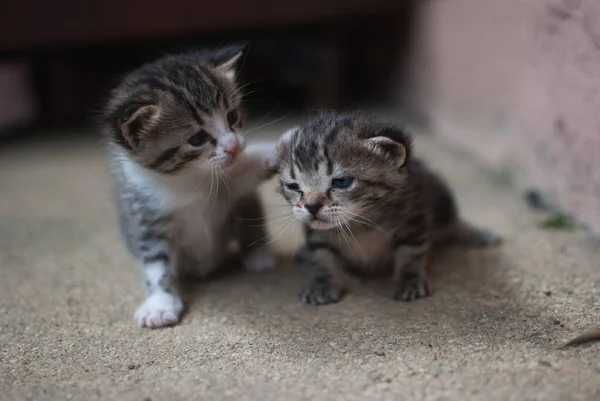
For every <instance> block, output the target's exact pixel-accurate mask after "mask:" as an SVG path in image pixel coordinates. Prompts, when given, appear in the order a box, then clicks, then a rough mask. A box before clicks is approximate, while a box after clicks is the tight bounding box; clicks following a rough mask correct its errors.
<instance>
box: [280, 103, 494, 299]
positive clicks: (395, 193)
mask: <svg viewBox="0 0 600 401" xmlns="http://www.w3.org/2000/svg"><path fill="white" fill-rule="evenodd" d="M279 159H280V160H279V164H280V192H281V193H282V195H283V196H284V197H285V199H286V200H287V201H288V202H289V203H290V204H291V205H292V214H293V216H294V217H295V218H296V219H298V220H300V221H302V222H303V223H304V224H305V227H306V249H305V252H306V253H307V254H306V255H305V257H304V258H306V257H307V258H309V259H310V260H311V262H312V264H314V266H315V268H316V274H315V277H314V279H313V280H312V282H311V283H310V284H309V285H308V286H307V287H306V288H305V289H304V290H303V291H302V293H301V298H302V300H303V301H304V302H305V303H307V304H311V305H322V304H328V303H332V302H336V301H338V300H339V299H340V298H341V296H342V293H343V291H344V286H343V283H342V280H341V274H340V273H341V271H342V270H343V269H347V270H349V271H351V272H354V273H358V274H362V275H366V274H374V273H375V274H376V273H379V274H381V273H383V274H391V273H393V276H394V283H395V284H394V285H395V293H394V299H397V300H402V301H412V300H415V299H417V298H422V297H425V296H427V295H429V293H430V287H429V284H428V280H427V275H426V272H425V267H426V266H425V265H426V260H427V256H428V253H429V251H430V247H431V245H432V244H433V243H435V242H439V241H443V240H457V241H459V242H462V243H465V244H468V245H474V246H489V245H494V244H497V243H499V242H500V239H499V238H498V237H496V236H495V235H494V234H492V233H490V232H487V231H484V230H481V229H477V228H474V227H471V226H470V225H467V224H466V223H464V222H462V221H461V220H460V219H459V216H458V212H457V208H456V205H455V202H454V199H453V196H452V194H451V193H450V190H449V189H448V188H447V186H446V185H445V184H444V183H443V182H442V181H441V180H440V179H439V178H438V177H437V176H435V175H434V174H433V173H431V172H430V171H429V170H428V169H427V168H426V167H425V166H424V165H423V164H422V163H421V162H420V161H418V160H417V159H415V158H413V157H411V138H410V137H409V135H408V134H406V133H405V132H404V131H402V130H401V129H400V128H397V127H393V126H390V125H385V124H383V123H379V122H377V121H373V120H372V119H370V118H369V117H367V116H364V115H362V114H348V115H335V114H326V115H321V116H319V117H317V118H315V119H313V120H312V121H310V122H308V123H307V124H305V125H302V126H300V127H298V128H295V129H292V130H290V131H288V132H287V133H286V134H284V136H283V137H282V139H281V141H280V145H279Z"/></svg>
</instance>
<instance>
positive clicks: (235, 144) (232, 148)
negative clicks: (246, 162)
mask: <svg viewBox="0 0 600 401" xmlns="http://www.w3.org/2000/svg"><path fill="white" fill-rule="evenodd" d="M240 148H241V146H240V141H238V140H237V139H236V138H230V139H228V140H227V141H225V143H224V144H223V151H224V152H225V153H227V154H229V155H230V156H231V157H235V156H236V155H237V154H238V153H239V151H240Z"/></svg>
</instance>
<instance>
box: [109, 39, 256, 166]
mask: <svg viewBox="0 0 600 401" xmlns="http://www.w3.org/2000/svg"><path fill="white" fill-rule="evenodd" d="M244 51H245V46H233V47H228V48H224V49H221V50H218V51H210V52H200V53H189V54H183V55H177V56H167V57H165V58H162V59H160V60H157V61H155V62H153V63H150V64H146V65H144V66H142V67H141V68H139V69H138V70H136V71H133V72H132V73H130V74H129V75H127V76H126V77H125V78H124V79H123V81H122V82H121V84H120V85H119V86H118V87H117V88H116V89H115V90H114V91H113V93H112V96H111V99H110V101H109V102H108V105H107V107H106V109H105V112H104V119H103V123H104V131H105V133H106V135H107V136H108V139H109V140H110V141H111V143H113V144H115V145H116V146H117V147H118V148H119V149H120V150H121V151H123V152H125V154H127V156H128V157H129V158H130V159H132V160H134V161H135V162H136V163H138V164H140V165H142V166H144V167H146V168H149V169H152V170H154V171H156V172H157V173H161V174H166V175H175V174H185V173H186V172H188V173H192V174H193V173H197V172H198V171H199V170H206V169H210V168H212V167H222V168H225V167H228V166H229V165H230V164H231V163H232V162H233V160H234V159H235V157H236V155H237V154H238V153H239V151H240V150H241V149H242V147H243V144H244V138H243V133H242V131H241V130H242V112H241V107H240V106H241V97H242V95H241V93H240V90H239V88H238V86H237V84H236V73H237V71H236V65H237V63H238V62H239V61H240V59H241V58H242V56H243V54H244Z"/></svg>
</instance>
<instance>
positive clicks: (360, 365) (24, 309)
mask: <svg viewBox="0 0 600 401" xmlns="http://www.w3.org/2000/svg"><path fill="white" fill-rule="evenodd" d="M275 131H278V132H281V128H280V129H277V130H275ZM417 153H418V154H421V155H424V156H425V158H426V159H428V160H430V161H431V163H432V164H433V166H435V167H436V168H437V169H438V170H439V171H441V172H442V173H443V174H444V175H445V176H446V177H447V178H448V179H449V181H450V182H451V184H452V186H453V187H454V188H455V190H456V192H457V194H458V197H459V198H460V201H461V205H462V209H463V211H464V215H465V216H467V217H468V219H470V220H471V221H474V222H478V223H479V224H481V225H483V226H487V227H491V228H494V229H495V230H497V231H498V232H499V233H501V234H502V235H503V236H504V238H505V244H504V245H503V246H502V247H501V248H499V249H496V250H465V249H447V250H444V251H442V252H441V253H439V254H438V255H437V256H436V257H435V258H434V260H433V263H432V266H431V270H432V276H433V289H434V291H435V293H434V295H433V296H432V297H430V298H428V299H426V300H422V301H419V302H415V303H410V304H407V303H398V302H395V301H393V300H392V299H391V295H392V288H391V284H390V283H389V282H386V281H374V282H367V283H360V282H358V281H356V280H350V292H349V294H348V295H347V297H346V298H345V299H344V300H343V302H341V303H339V304H336V305H331V306H326V307H319V308H314V307H308V306H305V305H302V304H301V303H300V302H299V300H298V297H297V294H298V292H299V290H300V288H301V286H302V284H303V283H304V282H305V281H306V277H307V272H306V271H305V269H303V268H301V267H300V266H294V265H293V264H292V263H291V262H290V255H291V253H292V252H293V250H294V249H295V246H296V243H295V234H294V233H293V232H291V231H290V232H285V233H283V235H282V236H281V237H280V238H279V239H278V240H277V241H276V242H275V248H276V250H277V251H278V252H279V254H280V256H281V260H282V266H281V268H279V269H278V270H276V271H273V272H268V273H266V274H249V273H241V272H240V273H235V274H231V275H226V276H224V277H219V278H215V279H214V280H211V281H208V282H205V283H201V284H199V285H198V286H197V287H196V288H195V290H194V292H193V294H192V295H191V296H190V297H188V298H189V312H188V313H187V314H186V315H185V317H184V319H183V322H182V324H181V325H179V326H176V327H173V328H168V329H163V330H157V331H151V330H147V329H145V330H142V329H140V328H138V327H137V326H136V325H135V324H134V321H133V312H134V309H135V307H136V306H137V305H138V303H139V302H141V301H142V300H143V297H144V292H143V291H144V290H143V286H142V283H141V281H140V278H139V276H138V271H137V269H136V267H135V265H134V263H133V261H132V260H131V259H130V257H129V256H128V254H127V253H126V252H125V250H124V248H123V246H122V245H121V243H120V240H119V237H118V235H117V230H116V225H115V218H114V213H113V210H112V205H111V200H110V199H111V198H110V182H109V180H108V176H107V174H106V168H105V160H104V155H103V152H102V148H101V147H100V146H99V145H98V143H97V138H93V137H90V136H88V135H76V136H75V137H73V136H70V137H64V138H63V139H55V138H53V139H52V141H50V139H47V140H42V141H40V140H36V141H31V142H28V143H12V144H9V145H5V146H4V147H3V148H2V149H0V269H1V270H0V274H1V275H0V394H2V395H1V396H0V398H1V399H3V400H13V399H14V400H24V399H31V400H34V399H35V400H64V399H74V400H96V399H106V400H138V401H143V400H146V401H147V400H152V401H158V400H169V401H173V400H315V401H316V400H333V399H340V400H341V399H347V400H359V399H360V400H364V399H368V400H557V401H558V400H561V401H564V400H600V357H599V355H600V354H599V352H600V344H598V343H596V344H588V345H584V346H579V347H575V348H570V349H564V350H557V349H556V347H557V346H558V345H560V344H561V343H562V342H563V341H565V340H568V339H570V338H571V337H573V336H575V335H578V334H580V333H581V332H582V331H585V330H587V329H591V328H594V327H596V326H598V325H599V320H600V251H598V249H599V247H598V244H597V243H594V242H593V240H592V239H591V238H590V237H589V236H588V235H587V234H586V233H585V232H583V231H576V232H564V231H548V230H544V229H541V228H539V222H540V221H541V220H542V219H543V218H544V216H543V215H541V214H539V213H535V212H532V211H531V210H529V209H528V207H527V206H526V205H525V204H524V202H523V201H522V199H521V198H520V196H518V195H517V194H514V193H511V192H510V191H509V190H507V189H505V188H501V187H499V186H498V185H497V184H495V183H494V182H493V181H492V180H490V179H489V178H488V176H486V175H485V174H484V173H483V172H481V171H480V169H478V168H477V167H476V166H475V165H473V164H470V162H469V161H468V159H467V158H465V157H462V156H461V155H460V154H456V153H452V152H449V151H448V150H447V149H445V148H444V147H443V146H442V145H440V144H439V143H437V142H435V141H433V140H431V139H427V138H422V139H420V140H419V141H417ZM261 190H262V192H263V193H264V194H265V198H266V201H265V202H266V204H267V205H269V206H268V208H269V210H270V213H271V214H272V215H277V214H280V213H281V212H282V206H281V205H283V201H282V200H281V199H279V198H278V197H277V195H275V194H274V191H273V185H272V183H268V184H266V185H265V186H264V187H263V188H262V189H261ZM279 228H280V227H279V226H278V225H277V224H275V223H274V224H273V225H272V230H273V232H274V233H277V232H278V230H279Z"/></svg>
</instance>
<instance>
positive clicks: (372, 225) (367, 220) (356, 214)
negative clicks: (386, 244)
mask: <svg viewBox="0 0 600 401" xmlns="http://www.w3.org/2000/svg"><path fill="white" fill-rule="evenodd" d="M342 214H349V215H351V216H354V217H355V218H357V219H361V220H364V221H360V222H359V221H357V223H362V224H365V225H368V224H367V223H370V224H371V227H373V228H378V229H380V230H383V229H384V228H383V227H381V226H380V225H378V224H376V223H375V222H374V221H373V220H371V219H368V218H366V217H365V216H361V215H360V214H358V213H354V212H351V211H349V210H344V211H343V212H342ZM346 217H349V216H346ZM351 220H353V219H351ZM354 221H356V220H354Z"/></svg>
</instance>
